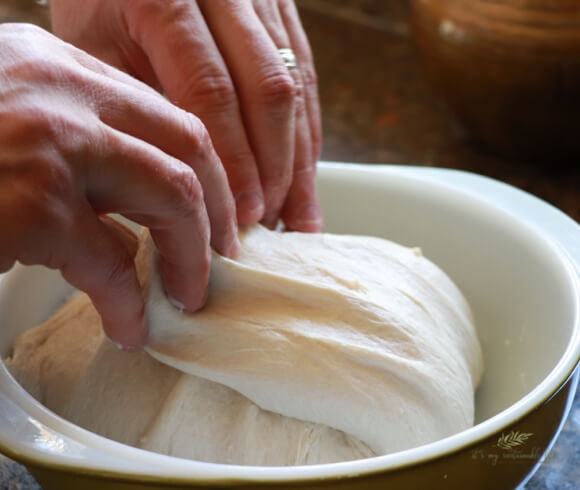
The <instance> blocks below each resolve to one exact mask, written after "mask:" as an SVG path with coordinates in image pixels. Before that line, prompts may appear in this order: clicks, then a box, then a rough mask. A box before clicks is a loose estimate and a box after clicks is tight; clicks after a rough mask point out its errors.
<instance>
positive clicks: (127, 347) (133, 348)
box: [105, 335, 143, 352]
mask: <svg viewBox="0 0 580 490" xmlns="http://www.w3.org/2000/svg"><path fill="white" fill-rule="evenodd" d="M105 338H106V339H107V340H108V341H109V342H111V344H113V345H114V346H115V347H116V348H117V349H119V350H121V351H123V352H139V351H141V350H142V349H143V346H142V345H138V346H137V345H123V344H121V342H116V341H115V340H112V339H111V338H109V337H108V336H107V335H105Z"/></svg>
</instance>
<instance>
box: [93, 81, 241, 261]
mask: <svg viewBox="0 0 580 490" xmlns="http://www.w3.org/2000/svg"><path fill="white" fill-rule="evenodd" d="M119 91H120V95H121V97H119V100H116V101H115V103H104V104H102V108H101V113H100V118H101V120H102V121H103V122H104V123H106V124H107V125H108V126H110V127H112V128H115V129H116V130H118V131H120V132H122V133H124V134H129V135H131V136H133V137H135V138H136V139H139V140H142V141H145V142H147V143H149V144H150V145H152V146H154V147H156V148H158V149H160V150H162V151H163V152H164V153H165V154H167V155H170V156H172V157H174V158H175V159H177V160H179V161H180V162H184V163H185V164H187V165H188V166H189V167H190V168H191V169H193V170H194V172H195V178H196V179H197V180H198V181H199V183H200V184H201V188H202V189H204V190H205V192H202V193H201V195H202V196H203V197H202V198H203V200H204V203H205V208H206V210H207V214H208V216H209V220H210V225H211V244H212V246H213V248H214V249H215V250H216V251H217V252H219V253H220V254H222V255H226V256H229V257H235V256H236V255H237V251H238V248H239V243H238V238H237V223H236V215H235V213H236V209H235V203H234V200H233V197H232V194H231V191H230V188H229V186H228V180H227V176H226V173H225V171H224V169H223V166H222V165H221V161H220V159H219V157H218V156H217V154H216V152H215V151H214V149H213V145H212V141H211V138H210V136H209V134H208V132H207V130H206V128H205V127H204V125H203V124H202V123H201V121H200V120H199V119H198V118H197V117H195V116H193V115H192V114H190V113H187V112H185V111H183V110H181V109H179V108H177V107H175V106H173V105H172V104H170V103H168V102H167V101H165V100H162V99H157V98H144V97H142V96H141V95H139V94H138V93H136V92H134V91H132V90H126V89H123V88H121V89H119ZM152 178H153V176H152Z"/></svg>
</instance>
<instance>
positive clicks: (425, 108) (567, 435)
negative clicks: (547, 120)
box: [0, 0, 580, 490]
mask: <svg viewBox="0 0 580 490" xmlns="http://www.w3.org/2000/svg"><path fill="white" fill-rule="evenodd" d="M297 3H298V5H299V7H300V11H301V15H302V20H303V23H304V27H305V29H306V31H307V33H308V35H309V37H310V41H311V44H312V48H313V51H314V55H315V60H316V65H317V70H318V75H319V83H320V94H321V103H322V108H323V124H324V137H325V140H324V146H323V152H322V159H324V160H336V161H347V162H365V163H395V164H401V165H422V166H425V165H427V166H438V167H449V168H455V169H461V170H467V171H472V172H477V173H479V174H483V175H487V176H489V177H492V178H495V179H499V180H502V181H505V182H507V183H510V184H512V185H514V186H516V187H519V188H521V189H524V190H526V191H528V192H531V193H533V194H535V195H536V196H538V197H540V198H542V199H544V200H546V201H548V202H550V203H552V204H553V205H555V206H556V207H558V208H560V209H561V210H563V211H564V212H565V213H567V214H568V215H570V216H571V217H573V218H574V219H576V220H578V219H579V218H580V192H579V191H578V189H580V186H579V183H580V182H579V180H580V172H579V171H578V170H577V169H578V168H580V166H579V165H576V164H577V163H578V162H575V161H570V162H565V163H566V164H565V165H563V166H560V167H559V168H558V170H557V171H556V170H554V167H553V166H548V165H545V166H541V165H532V164H526V162H521V161H519V162H515V161H510V160H507V159H502V158H499V157H496V156H493V155H490V154H487V153H485V152H483V151H481V150H479V149H477V148H476V146H474V145H473V144H472V143H470V142H469V141H468V139H467V138H466V136H465V134H464V132H463V131H462V130H461V128H460V127H459V126H458V124H457V123H456V122H455V120H454V118H453V116H452V115H451V114H450V113H449V112H448V110H447V108H446V106H445V105H444V103H443V102H442V101H441V100H440V98H439V97H438V96H437V95H436V94H435V93H434V92H433V90H432V89H431V87H430V86H429V84H428V83H427V82H426V80H425V77H424V74H423V71H422V69H421V65H420V62H419V59H418V56H417V53H416V50H415V46H414V43H413V40H412V36H411V33H410V29H409V5H408V1H407V0H389V1H388V2H386V1H383V0H297ZM0 21H3V22H5V21H12V22H14V21H17V22H33V23H36V24H39V25H42V26H44V27H48V21H47V17H46V10H45V9H44V8H43V7H41V6H39V5H37V3H36V2H35V0H0ZM579 481H580V396H577V397H576V400H575V402H574V405H573V407H572V412H571V414H570V416H569V418H568V420H567V422H566V425H565V426H564V429H563V431H562V434H561V435H560V437H559V438H558V440H557V442H556V444H555V446H554V447H553V449H552V452H551V454H550V455H549V457H548V458H547V459H546V462H545V463H544V464H543V465H542V466H541V467H540V469H539V470H538V472H537V473H536V474H535V476H534V477H533V478H532V480H531V481H530V482H528V484H527V485H526V487H525V488H526V490H536V489H545V488H548V489H558V490H564V489H575V488H577V487H578V483H577V482H579ZM38 488H39V487H38V486H37V485H36V483H35V482H34V480H33V479H32V477H31V476H30V475H29V474H28V473H27V472H26V470H25V469H23V468H22V467H21V466H19V465H17V464H16V463H13V462H11V461H9V460H7V459H5V458H3V457H1V456H0V489H2V490H31V489H38Z"/></svg>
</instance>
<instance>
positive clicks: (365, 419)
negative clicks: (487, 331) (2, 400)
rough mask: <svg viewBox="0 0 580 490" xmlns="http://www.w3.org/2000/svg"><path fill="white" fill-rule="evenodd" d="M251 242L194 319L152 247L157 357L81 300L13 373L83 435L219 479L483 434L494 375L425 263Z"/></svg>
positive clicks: (340, 240)
mask: <svg viewBox="0 0 580 490" xmlns="http://www.w3.org/2000/svg"><path fill="white" fill-rule="evenodd" d="M240 239H241V243H242V252H241V255H240V257H239V259H238V260H236V261H232V260H229V259H226V258H223V257H220V256H217V255H215V256H214V260H213V263H212V270H211V279H210V291H209V300H208V303H207V305H206V306H205V307H204V308H203V309H202V310H201V311H199V312H196V313H193V314H188V313H182V312H179V311H178V310H177V309H175V308H174V307H173V306H171V304H170V303H169V302H168V301H167V299H166V297H165V295H164V292H163V288H162V284H161V281H160V279H159V275H158V273H157V271H156V258H155V251H154V248H153V246H152V242H151V241H150V239H145V240H143V241H142V242H141V244H140V249H139V254H138V257H137V267H138V272H139V275H140V279H141V281H142V284H143V287H144V294H145V295H146V296H147V305H148V306H147V318H148V325H149V333H150V338H149V345H148V347H147V352H141V353H137V354H128V353H125V352H122V351H119V350H118V349H117V348H116V347H115V346H113V344H112V343H110V342H109V341H108V340H106V339H105V338H104V336H103V334H102V330H101V326H100V321H99V318H98V315H97V313H96V311H95V310H94V308H93V306H92V304H91V303H90V301H89V299H88V298H87V297H86V295H84V294H80V295H77V296H75V297H73V298H72V299H71V300H70V301H68V302H67V304H66V305H65V306H64V307H63V308H62V309H61V310H59V311H58V312H57V313H56V314H55V315H54V316H53V317H52V318H50V319H49V320H48V321H47V322H45V323H44V324H42V325H40V326H39V327H36V328H34V329H30V330H28V331H26V332H24V333H23V334H22V335H21V336H20V337H19V338H18V339H17V341H16V343H15V345H14V349H13V353H12V355H11V357H10V358H9V359H7V366H8V368H9V369H10V371H11V372H12V374H13V375H14V376H15V378H16V379H17V380H18V381H19V382H20V383H21V384H22V385H23V386H24V387H25V389H27V390H28V391H29V392H30V393H31V394H32V395H33V396H35V397H36V398H37V399H38V400H39V401H40V402H41V403H43V404H44V405H46V406H47V407H48V408H49V409H51V410H53V411H55V412H56V413H58V414H59V415H62V416H63V417H65V418H67V419H68V420H70V421H71V422H73V423H75V424H78V425H80V426H81V427H84V428H86V429H88V430H91V431H93V432H96V433H98V434H101V435H103V436H105V437H109V438H111V439H114V440H117V441H119V442H122V443H125V444H129V445H133V446H136V447H140V448H144V449H149V450H152V451H156V452H160V453H163V454H168V455H173V456H179V457H185V458H190V459H196V460H200V461H209V462H215V463H230V464H248V465H301V464H318V463H330V462H336V461H345V460H352V459H359V458H365V457H371V456H374V455H377V454H385V453H389V452H393V451H399V450H403V449H406V448H410V447H414V446H418V445H421V444H425V443H428V442H431V441H434V440H436V439H439V438H442V437H446V436H448V435H450V434H453V433H455V432H458V431H461V430H463V429H466V428H468V427H469V426H471V425H472V424H473V415H474V414H473V412H474V405H473V403H474V402H473V393H474V389H475V387H476V386H477V384H478V382H479V379H480V377H481V373H482V367H483V366H482V356H481V349H480V346H479V342H478V340H477V335H476V331H475V327H474V324H473V321H472V318H471V313H470V310H469V307H468V305H467V302H466V301H465V299H464V298H463V296H462V295H461V293H460V292H459V290H458V289H457V287H456V286H455V285H454V284H453V282H452V281H451V280H450V279H449V278H448V277H447V276H446V275H445V274H444V273H443V272H442V271H441V270H440V269H439V268H437V267H436V266H435V265H433V264H432V263H431V262H429V261H428V260H427V259H425V258H424V257H422V255H421V253H420V252H419V251H418V249H409V248H406V247H403V246H400V245H397V244H394V243H392V242H389V241H386V240H382V239H378V238H369V237H358V236H338V235H330V234H308V235H307V234H301V233H279V232H273V231H269V230H267V229H265V228H262V227H260V226H256V227H251V228H248V229H246V230H243V231H242V232H241V233H240ZM159 361H161V362H159Z"/></svg>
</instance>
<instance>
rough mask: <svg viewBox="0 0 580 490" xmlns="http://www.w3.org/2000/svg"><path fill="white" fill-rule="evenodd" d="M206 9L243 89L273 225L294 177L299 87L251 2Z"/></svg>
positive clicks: (204, 5) (266, 218)
mask: <svg viewBox="0 0 580 490" xmlns="http://www.w3.org/2000/svg"><path fill="white" fill-rule="evenodd" d="M200 5H201V8H202V11H203V14H204V16H205V19H206V21H207V23H208V25H209V27H210V29H211V32H212V34H213V35H214V38H215V39H216V43H217V45H218V47H219V49H220V51H221V53H222V55H223V57H224V59H225V61H226V64H227V66H228V69H229V71H230V74H231V76H232V79H233V80H234V84H235V86H236V89H237V91H238V95H239V98H240V103H241V108H242V114H243V118H244V123H245V125H246V130H247V133H248V137H249V140H250V144H251V147H252V149H253V150H254V154H255V156H256V161H257V165H258V169H259V172H260V180H261V183H262V189H263V192H264V199H265V205H266V212H265V214H264V219H263V222H265V223H266V224H270V225H271V224H273V223H275V221H276V220H277V218H278V216H279V213H280V209H281V207H282V205H283V203H284V200H285V197H286V194H287V192H288V188H289V186H290V182H291V179H292V165H293V161H294V137H295V133H294V104H295V95H296V87H295V83H294V80H293V79H292V77H291V76H290V74H289V73H288V70H287V69H286V67H285V66H284V64H283V63H282V60H281V58H280V56H279V53H278V49H277V47H276V45H275V44H274V42H273V41H272V39H271V37H270V35H269V34H268V32H267V31H266V29H265V28H264V26H263V25H262V22H261V21H260V19H259V18H258V16H257V15H256V12H255V11H254V9H253V8H252V5H251V4H250V3H249V2H226V1H214V0H212V1H203V2H200Z"/></svg>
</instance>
